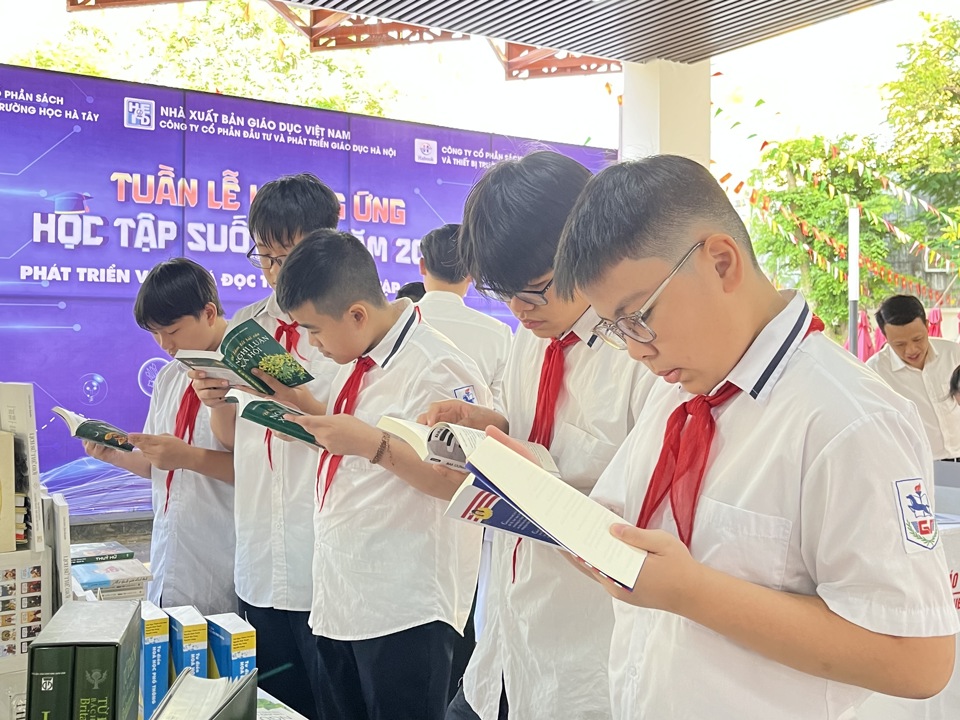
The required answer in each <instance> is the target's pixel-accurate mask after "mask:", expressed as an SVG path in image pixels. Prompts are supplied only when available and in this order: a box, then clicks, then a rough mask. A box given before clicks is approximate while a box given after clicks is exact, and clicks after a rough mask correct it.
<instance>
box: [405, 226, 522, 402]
mask: <svg viewBox="0 0 960 720" xmlns="http://www.w3.org/2000/svg"><path fill="white" fill-rule="evenodd" d="M459 232H460V225H458V224H455V223H450V224H448V225H444V226H442V227H439V228H437V229H436V230H432V231H431V232H429V233H427V234H426V235H424V236H423V239H422V240H421V241H420V254H421V255H422V257H421V258H420V274H421V275H423V286H424V288H426V291H427V292H426V294H425V295H424V296H423V297H422V298H421V299H420V300H419V301H418V302H417V307H419V308H420V313H421V314H422V315H423V319H424V320H426V321H427V322H428V323H430V324H431V325H432V326H433V327H435V328H436V329H437V330H439V331H440V332H441V333H443V334H444V335H446V336H447V337H448V338H450V340H451V342H453V344H454V345H456V346H457V347H458V348H460V349H461V350H463V352H465V353H466V354H467V355H469V356H470V357H472V358H473V360H474V362H476V363H477V365H478V366H479V368H480V372H481V373H483V379H484V380H486V381H487V385H488V386H489V387H490V390H491V391H492V392H493V402H494V406H495V407H500V392H501V387H502V384H503V370H504V367H505V366H506V364H507V355H508V354H509V353H510V343H511V341H512V340H513V333H512V332H511V330H510V326H509V325H507V324H506V323H502V322H500V321H499V320H496V319H494V318H492V317H490V316H489V315H484V314H483V313H482V312H479V311H478V310H474V309H473V308H469V307H467V306H466V305H464V303H463V298H464V296H465V295H466V294H467V288H469V287H470V283H471V282H472V280H471V278H470V276H469V275H468V274H467V272H466V270H464V268H463V265H462V264H461V263H460V253H459V250H458V247H457V236H458V234H459Z"/></svg>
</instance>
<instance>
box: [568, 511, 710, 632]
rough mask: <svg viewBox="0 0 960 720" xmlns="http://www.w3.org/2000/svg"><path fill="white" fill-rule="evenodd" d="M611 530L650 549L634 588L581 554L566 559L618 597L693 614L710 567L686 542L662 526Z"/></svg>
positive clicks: (630, 542)
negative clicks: (614, 579)
mask: <svg viewBox="0 0 960 720" xmlns="http://www.w3.org/2000/svg"><path fill="white" fill-rule="evenodd" d="M610 534H611V535H613V536H614V537H615V538H617V539H618V540H620V541H621V542H623V543H625V544H627V545H630V546H631V547H635V548H639V549H641V550H646V551H647V557H646V559H645V560H644V563H643V569H642V570H641V571H640V575H639V577H638V578H637V583H636V585H634V588H633V590H632V591H631V590H625V589H624V588H622V587H620V586H619V585H617V584H616V583H614V582H612V581H611V580H609V579H608V578H607V577H605V576H604V575H602V574H600V573H599V572H597V571H596V570H594V569H593V568H591V567H589V566H588V565H587V564H586V563H584V562H583V561H582V560H580V559H578V558H574V557H573V556H568V558H567V559H568V560H569V561H570V562H571V563H572V564H573V565H574V566H575V567H576V568H577V569H579V570H580V571H581V572H583V573H585V574H586V575H588V576H589V577H592V578H593V579H594V580H596V581H597V582H598V583H600V584H601V585H602V586H603V588H604V589H605V590H606V591H607V592H608V593H610V594H611V595H612V596H613V597H615V598H616V599H617V600H620V601H622V602H625V603H628V604H630V605H636V606H637V607H645V608H653V609H655V610H666V611H667V612H672V613H675V614H677V615H682V616H684V617H691V616H690V612H691V610H692V608H693V606H695V605H696V604H699V603H701V602H702V600H703V587H704V584H703V582H704V578H703V576H704V573H705V571H706V570H707V568H706V566H705V565H703V564H701V563H699V562H697V561H696V560H694V559H693V556H691V555H690V551H689V550H688V549H687V546H686V545H684V544H683V543H682V542H680V539H679V538H677V537H675V536H674V535H671V534H670V533H668V532H665V531H663V530H642V529H641V528H637V527H634V526H633V525H627V524H626V523H617V524H614V525H611V526H610ZM691 619H693V618H691Z"/></svg>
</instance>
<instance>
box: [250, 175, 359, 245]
mask: <svg viewBox="0 0 960 720" xmlns="http://www.w3.org/2000/svg"><path fill="white" fill-rule="evenodd" d="M339 222H340V201H339V200H338V199H337V196H336V193H334V192H333V190H331V189H330V188H329V187H327V186H326V185H324V184H323V183H322V182H321V181H320V179H319V178H318V177H317V176H316V175H313V174H311V173H300V174H299V175H284V176H283V177H279V178H277V179H276V180H271V181H270V182H268V183H266V184H265V185H264V186H263V187H261V188H259V189H258V190H257V194H256V196H255V197H254V198H253V202H252V203H250V224H249V227H250V234H251V235H252V236H253V237H254V238H255V239H256V240H257V241H259V242H261V243H263V244H264V245H266V246H268V247H273V246H279V247H282V248H289V247H293V244H294V243H295V242H296V241H297V240H298V239H300V238H301V237H303V236H304V235H307V234H308V233H311V232H313V231H314V230H320V229H321V228H330V229H334V230H335V229H336V227H337V223H339Z"/></svg>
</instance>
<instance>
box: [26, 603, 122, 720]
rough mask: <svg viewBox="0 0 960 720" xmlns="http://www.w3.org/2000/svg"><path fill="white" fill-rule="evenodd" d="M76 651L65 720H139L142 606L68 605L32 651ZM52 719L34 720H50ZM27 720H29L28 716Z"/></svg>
mask: <svg viewBox="0 0 960 720" xmlns="http://www.w3.org/2000/svg"><path fill="white" fill-rule="evenodd" d="M62 647H70V648H75V659H74V663H73V665H74V667H73V678H72V692H71V694H70V695H71V697H72V700H70V701H68V703H67V709H66V710H65V711H64V714H63V715H61V717H63V718H65V719H66V718H71V720H137V713H138V708H139V695H140V603H139V602H137V601H121V600H115V601H111V602H71V603H67V604H66V605H64V606H63V607H62V608H60V610H59V612H57V614H56V615H54V616H53V618H52V619H51V620H50V622H49V623H47V625H46V626H45V627H44V628H43V630H42V631H41V632H40V634H39V635H38V636H37V638H36V640H34V642H33V645H31V646H30V654H31V658H32V657H33V655H34V653H36V652H39V651H40V650H41V649H45V648H62ZM54 718H55V716H53V715H51V716H50V717H48V718H44V717H42V716H41V717H40V718H38V720H54ZM31 720H33V718H32V716H31Z"/></svg>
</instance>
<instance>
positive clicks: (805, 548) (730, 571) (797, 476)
mask: <svg viewBox="0 0 960 720" xmlns="http://www.w3.org/2000/svg"><path fill="white" fill-rule="evenodd" d="M556 283H557V289H558V292H560V293H561V294H562V295H563V296H566V297H569V296H571V295H572V294H573V293H575V292H579V293H581V294H582V295H583V296H584V297H586V298H587V299H588V300H589V301H590V302H591V303H592V304H593V307H594V308H595V309H596V310H597V312H598V313H599V314H600V316H601V317H602V318H603V320H602V321H601V323H600V324H599V325H598V327H597V332H598V333H601V334H603V335H604V337H606V338H607V339H609V341H610V342H612V343H614V344H615V345H616V346H618V347H621V348H624V349H625V350H626V352H624V353H623V355H624V356H627V355H629V356H630V357H632V358H634V359H635V360H638V361H640V362H642V363H643V364H644V365H646V366H647V367H649V368H650V370H652V371H653V372H654V373H655V374H657V375H659V376H660V377H662V378H663V380H664V382H662V383H661V382H658V384H657V387H656V388H655V389H654V390H652V391H651V394H650V396H649V397H648V399H647V402H646V403H645V405H644V407H643V410H642V413H641V416H640V418H639V421H638V425H637V429H636V430H634V432H632V433H631V435H630V437H629V438H628V439H627V441H626V442H625V443H624V445H623V447H622V448H621V450H620V452H619V453H618V454H617V456H616V457H615V458H614V460H613V462H612V463H611V464H610V467H609V468H608V469H607V471H606V473H604V475H603V477H602V478H601V479H600V481H599V482H598V484H597V487H596V488H595V490H594V493H593V495H594V497H595V498H597V499H599V500H600V501H601V502H603V503H604V504H607V503H609V504H612V505H614V506H616V507H619V508H621V509H622V511H623V517H625V518H626V521H627V523H628V524H625V525H614V526H612V532H613V533H614V535H616V536H618V537H620V538H621V539H622V540H623V541H624V542H627V543H629V544H631V545H634V546H636V547H639V548H642V549H645V550H647V551H648V552H649V555H648V556H647V558H646V561H645V563H644V565H643V569H642V570H641V571H640V575H639V579H638V581H637V584H636V586H635V587H634V590H633V591H632V592H626V591H622V590H620V589H614V588H613V587H612V586H611V585H610V584H609V583H608V582H606V581H604V582H603V583H602V584H603V586H604V587H605V588H607V589H608V590H609V591H610V593H611V594H612V595H613V596H614V597H616V598H617V600H618V602H616V603H614V607H615V609H616V626H615V628H614V633H613V644H612V648H611V660H610V667H611V678H610V679H611V689H612V697H613V705H614V717H616V718H623V719H624V720H626V718H631V719H632V718H639V717H643V718H667V717H677V718H680V717H683V718H706V717H709V718H715V719H717V720H726V719H728V718H729V719H731V720H732V719H733V718H737V720H739V719H740V718H744V717H751V718H766V717H782V718H791V720H806V719H808V718H809V719H810V720H814V719H816V720H826V719H828V718H829V719H833V718H849V717H852V716H853V714H854V712H855V708H856V706H858V705H859V704H860V703H861V702H862V701H863V700H864V699H865V698H866V697H867V696H868V695H869V694H870V692H871V691H877V692H882V693H886V694H890V695H899V696H904V697H915V698H920V697H928V696H931V695H934V694H936V693H937V692H939V691H940V689H941V688H943V686H944V685H945V684H946V682H947V680H948V679H949V678H950V674H951V671H952V669H953V663H954V638H953V635H954V634H955V633H956V632H957V630H958V629H960V624H958V621H957V612H956V610H955V609H954V608H953V604H952V602H951V594H950V586H949V581H948V577H947V566H946V563H945V562H944V556H943V549H942V546H941V543H939V542H938V539H939V530H938V528H937V524H936V520H935V518H934V516H933V512H932V510H933V505H932V493H933V462H932V456H931V452H930V445H929V443H928V442H927V441H926V438H925V437H924V436H923V430H922V427H923V426H922V424H921V422H920V419H919V417H918V413H917V410H916V407H915V406H914V405H913V404H912V403H910V402H909V401H908V400H906V399H904V398H902V397H900V396H899V395H897V394H896V393H895V392H894V391H892V390H891V389H890V388H889V387H888V386H887V385H886V384H884V383H883V382H882V381H881V379H880V378H879V377H878V376H877V375H876V374H874V373H873V372H871V371H870V370H869V369H867V368H866V367H864V366H863V365H862V364H861V363H859V362H857V361H856V359H855V358H853V357H851V356H850V354H849V353H847V352H844V351H843V349H842V348H841V347H840V346H839V345H837V344H836V343H833V342H831V341H830V340H829V339H828V338H826V337H824V336H823V334H821V333H820V332H819V329H821V328H822V327H823V325H822V323H821V322H820V321H819V319H818V318H816V316H814V314H813V313H812V312H811V311H810V308H809V307H808V306H807V303H806V301H805V300H804V298H803V296H802V295H800V293H798V292H796V291H784V292H778V291H777V289H776V288H775V287H774V286H773V285H772V284H771V283H770V281H769V280H768V279H767V278H766V277H765V276H764V274H763V272H762V270H761V268H760V267H759V265H758V262H757V259H756V256H755V255H754V251H753V247H752V245H751V242H750V238H749V236H748V234H747V230H746V228H745V227H744V225H743V223H742V221H741V220H740V217H739V216H738V214H737V212H736V211H735V210H734V208H733V207H732V205H731V204H730V202H729V200H728V199H727V197H726V195H725V194H724V192H723V190H722V189H721V188H720V186H719V185H718V183H717V182H716V180H714V178H713V177H712V176H711V174H710V172H709V171H708V170H706V169H705V168H703V167H702V166H700V165H698V164H696V163H695V162H693V161H692V160H688V159H685V158H680V157H676V156H669V155H664V156H659V157H652V158H647V159H645V160H641V161H636V162H627V163H622V164H620V165H616V166H614V167H611V168H608V169H606V170H604V171H603V172H601V173H600V174H599V175H598V176H597V177H596V178H595V179H594V180H592V181H591V182H590V183H589V184H588V185H587V187H586V189H585V190H584V193H583V194H582V195H581V197H580V199H579V200H578V202H577V207H576V208H575V209H574V211H573V214H572V216H571V219H570V221H569V222H568V224H567V227H566V229H565V230H564V235H563V238H562V240H561V243H560V247H559V250H558V254H557V275H556ZM634 524H636V525H637V526H638V527H634ZM641 528H642V529H641ZM583 632H584V633H586V634H589V633H590V632H591V630H590V629H588V628H583Z"/></svg>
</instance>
